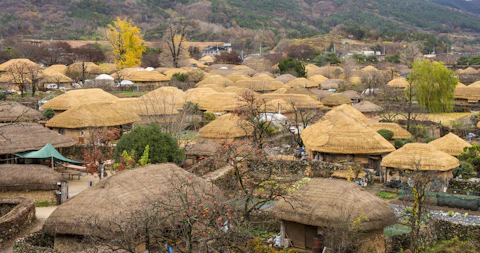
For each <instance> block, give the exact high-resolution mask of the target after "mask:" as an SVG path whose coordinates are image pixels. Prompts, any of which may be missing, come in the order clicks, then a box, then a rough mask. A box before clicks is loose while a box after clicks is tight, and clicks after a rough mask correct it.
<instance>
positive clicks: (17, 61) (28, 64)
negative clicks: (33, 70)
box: [0, 59, 40, 72]
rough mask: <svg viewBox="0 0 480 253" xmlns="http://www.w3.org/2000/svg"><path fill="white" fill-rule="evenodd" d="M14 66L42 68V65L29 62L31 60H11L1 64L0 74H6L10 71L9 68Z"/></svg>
mask: <svg viewBox="0 0 480 253" xmlns="http://www.w3.org/2000/svg"><path fill="white" fill-rule="evenodd" d="M14 64H26V65H27V66H29V67H30V66H31V67H33V66H37V67H40V65H38V64H36V63H35V62H33V61H31V60H29V59H11V60H8V61H7V62H4V63H2V64H0V72H5V71H7V70H8V68H9V67H11V66H13V65H14Z"/></svg>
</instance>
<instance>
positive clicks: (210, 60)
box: [198, 55, 215, 63]
mask: <svg viewBox="0 0 480 253" xmlns="http://www.w3.org/2000/svg"><path fill="white" fill-rule="evenodd" d="M198 61H200V62H204V63H213V62H214V61H215V58H214V57H212V56H210V55H207V56H204V57H202V58H200V59H199V60H198Z"/></svg>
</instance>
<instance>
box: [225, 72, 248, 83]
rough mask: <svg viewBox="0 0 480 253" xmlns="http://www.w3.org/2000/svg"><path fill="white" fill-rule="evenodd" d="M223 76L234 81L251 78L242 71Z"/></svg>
mask: <svg viewBox="0 0 480 253" xmlns="http://www.w3.org/2000/svg"><path fill="white" fill-rule="evenodd" d="M225 78H227V79H228V80H230V81H232V82H234V83H235V82H237V81H240V80H251V79H252V78H251V77H250V76H249V75H246V74H243V73H234V74H231V75H228V76H226V77H225Z"/></svg>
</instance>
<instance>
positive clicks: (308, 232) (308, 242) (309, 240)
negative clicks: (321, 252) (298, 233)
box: [305, 225, 317, 249]
mask: <svg viewBox="0 0 480 253" xmlns="http://www.w3.org/2000/svg"><path fill="white" fill-rule="evenodd" d="M316 234H317V227H314V226H308V225H307V226H305V247H306V248H307V249H313V238H315V235H316Z"/></svg>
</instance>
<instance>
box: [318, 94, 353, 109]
mask: <svg viewBox="0 0 480 253" xmlns="http://www.w3.org/2000/svg"><path fill="white" fill-rule="evenodd" d="M320 102H322V103H323V104H324V105H326V106H337V105H343V104H352V100H351V99H350V98H348V97H347V96H345V95H343V94H342V93H333V94H332V95H330V96H328V97H326V98H323V99H322V100H320Z"/></svg>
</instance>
